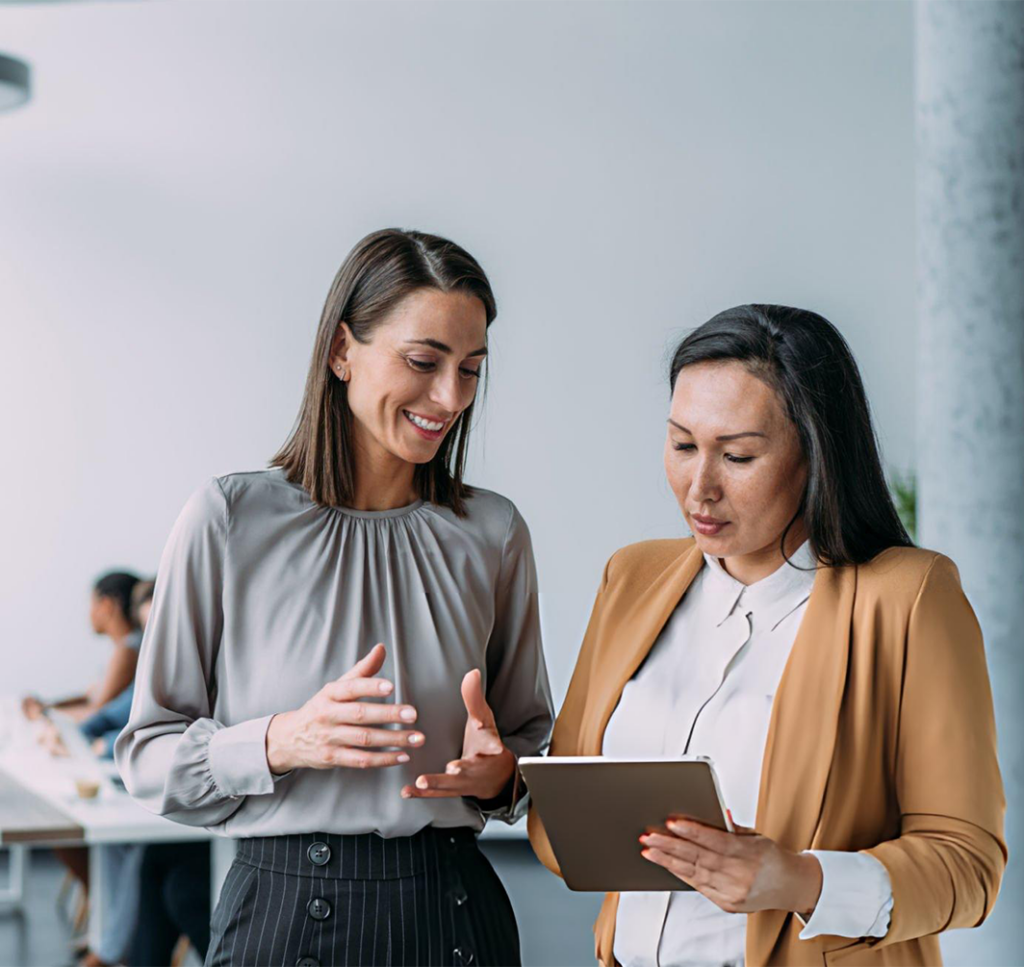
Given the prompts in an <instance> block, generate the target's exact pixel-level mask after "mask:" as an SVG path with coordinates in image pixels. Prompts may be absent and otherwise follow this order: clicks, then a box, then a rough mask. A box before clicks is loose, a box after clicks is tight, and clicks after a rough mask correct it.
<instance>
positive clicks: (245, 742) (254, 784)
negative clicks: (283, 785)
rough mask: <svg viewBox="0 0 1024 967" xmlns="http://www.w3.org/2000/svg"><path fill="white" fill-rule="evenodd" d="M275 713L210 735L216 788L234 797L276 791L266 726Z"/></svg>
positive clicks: (211, 758)
mask: <svg viewBox="0 0 1024 967" xmlns="http://www.w3.org/2000/svg"><path fill="white" fill-rule="evenodd" d="M272 718H273V716H272V715H264V716H263V717H262V718H258V719H249V720H248V721H247V722H239V723H238V725H229V726H226V727H225V728H222V729H218V730H217V731H216V732H214V733H213V735H212V736H211V737H210V747H209V751H208V755H209V762H210V774H211V775H212V776H213V782H214V785H215V786H216V788H217V790H218V791H219V792H221V793H222V794H224V795H226V796H229V797H230V798H232V799H239V798H241V797H242V796H260V795H266V794H267V793H271V792H273V791H274V783H275V782H276V781H277V780H278V779H282V778H284V777H283V776H275V775H273V774H272V773H271V771H270V766H269V765H268V763H267V729H268V728H269V727H270V720H271V719H272Z"/></svg>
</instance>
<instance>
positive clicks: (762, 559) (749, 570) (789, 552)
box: [718, 517, 807, 584]
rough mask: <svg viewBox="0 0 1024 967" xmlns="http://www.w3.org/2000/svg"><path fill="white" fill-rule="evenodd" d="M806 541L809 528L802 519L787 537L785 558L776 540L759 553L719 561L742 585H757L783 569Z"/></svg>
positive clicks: (794, 525)
mask: <svg viewBox="0 0 1024 967" xmlns="http://www.w3.org/2000/svg"><path fill="white" fill-rule="evenodd" d="M805 540H807V528H806V527H805V526H804V521H803V518H802V517H801V518H800V519H799V520H798V521H797V522H796V523H795V524H793V526H792V527H791V528H790V529H789V533H788V534H787V535H786V554H785V556H783V554H782V550H781V549H780V547H779V539H778V538H776V539H775V540H774V541H772V543H771V544H768V545H767V546H766V547H763V548H761V550H759V551H754V552H753V553H751V554H737V555H735V556H733V557H720V558H719V559H718V560H719V563H721V565H722V567H723V568H724V569H725V570H726V571H727V572H728V573H729V574H730V575H731V576H732V577H734V578H736V580H737V581H739V582H740V584H756V583H757V582H758V581H761V580H763V579H764V578H766V577H768V575H769V574H774V573H775V572H776V571H777V570H778V569H779V568H780V567H782V566H783V564H785V563H786V558H788V557H792V556H793V554H794V553H796V551H797V549H798V548H799V547H800V545H801V544H803V542H804V541H805Z"/></svg>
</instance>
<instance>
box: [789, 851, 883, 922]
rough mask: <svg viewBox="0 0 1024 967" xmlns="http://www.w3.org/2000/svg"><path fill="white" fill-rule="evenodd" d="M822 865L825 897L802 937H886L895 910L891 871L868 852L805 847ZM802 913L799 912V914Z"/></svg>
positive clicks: (819, 899)
mask: <svg viewBox="0 0 1024 967" xmlns="http://www.w3.org/2000/svg"><path fill="white" fill-rule="evenodd" d="M804 852H805V853H809V854H810V855H811V856H813V857H814V858H815V859H817V861H818V863H819V865H820V866H821V896H819V897H818V904H817V906H816V907H815V908H814V913H812V914H811V919H810V920H807V921H804V919H803V917H800V921H801V923H803V924H804V929H803V930H801V931H800V939H801V940H810V939H811V938H812V937H820V936H821V935H822V934H829V935H832V936H837V937H884V936H885V935H886V933H887V931H888V930H889V916H890V914H891V913H892V884H891V883H890V882H889V871H888V870H886V868H885V867H884V866H883V865H882V864H881V863H880V862H879V861H878V860H876V859H875V858H874V857H873V856H871V855H869V854H868V853H852V852H845V851H842V850H816V849H811V850H804ZM797 916H799V914H797Z"/></svg>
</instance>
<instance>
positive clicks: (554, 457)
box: [0, 0, 914, 695]
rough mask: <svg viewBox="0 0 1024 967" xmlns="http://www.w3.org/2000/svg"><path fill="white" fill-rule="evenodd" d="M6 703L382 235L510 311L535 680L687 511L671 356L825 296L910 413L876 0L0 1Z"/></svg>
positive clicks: (875, 383)
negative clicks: (475, 277) (776, 308)
mask: <svg viewBox="0 0 1024 967" xmlns="http://www.w3.org/2000/svg"><path fill="white" fill-rule="evenodd" d="M0 46H2V47H3V48H4V49H5V50H6V51H8V52H10V53H13V54H17V55H18V56H21V57H24V58H26V59H28V60H29V61H31V63H32V65H33V68H34V71H35V78H36V95H35V99H34V101H33V102H32V103H31V105H29V106H28V107H27V108H24V109H22V110H20V111H18V112H15V113H11V114H9V115H6V116H3V117H2V118H0V213H2V215H0V319H2V323H0V325H2V346H0V427H2V441H3V443H2V446H3V455H4V456H3V470H2V474H0V506H2V507H3V520H4V525H3V536H2V541H3V545H4V551H3V554H2V558H0V640H2V642H3V648H4V677H3V683H4V684H3V687H2V689H0V690H2V691H5V692H10V691H23V690H26V689H34V690H39V691H42V692H45V693H47V694H52V693H56V692H60V691H62V690H65V689H73V688H76V687H77V686H78V685H79V684H80V683H81V682H82V681H83V680H84V679H87V678H89V676H91V675H93V674H95V673H96V672H97V670H98V669H99V668H100V667H101V665H102V662H103V659H104V658H105V646H104V645H103V644H102V643H101V642H99V641H97V640H95V639H93V638H92V636H91V635H90V634H89V633H88V632H87V629H86V625H85V613H84V608H85V599H86V595H87V592H88V587H89V582H90V580H91V579H92V577H93V576H94V575H95V574H96V573H97V572H99V571H100V570H102V569H104V568H107V567H109V566H114V565H124V566H131V567H134V568H138V569H140V570H143V571H151V570H152V569H153V568H154V567H155V564H156V561H157V557H158V555H159V552H160V549H161V546H162V544H163V541H164V538H165V536H166V533H167V530H168V528H169V526H170V524H171V522H172V520H173V519H174V516H175V515H176V513H177V511H178V509H179V508H180V506H181V504H182V503H183V501H184V500H185V498H186V496H187V495H188V493H189V492H190V491H191V490H192V489H193V488H195V487H196V486H197V485H199V484H200V483H201V482H202V481H203V480H204V479H205V478H206V477H207V476H208V475H210V474H212V473H216V472H225V471H230V470H236V469H243V468H253V467H259V466H261V465H263V464H264V462H265V460H266V459H267V457H268V456H269V455H270V454H271V453H272V452H273V451H274V449H275V448H276V447H277V445H278V444H279V443H280V442H281V440H282V439H283V438H284V436H285V435H286V433H287V431H288V429H289V427H290V425H291V423H292V420H293V417H294V415H295V412H296V409H297V406H298V402H299V398H300V392H301V388H302V382H303V379H304V373H305V369H306V365H307V360H308V353H309V350H310V348H311V340H312V335H313V332H314V329H315V326H316V322H317V318H318V314H319V310H320V307H321V304H322V300H323V298H324V295H325V294H326V290H327V287H328V285H329V283H330V280H331V278H332V275H333V273H334V271H335V269H336V268H337V266H338V264H339V262H340V261H341V259H342V258H343V257H344V255H345V253H346V251H347V250H348V249H349V247H350V246H351V245H352V243H353V242H354V241H355V240H356V239H357V238H359V237H360V236H361V235H363V234H364V233H365V232H367V231H369V230H371V229H374V228H378V227H381V226H385V225H401V226H408V227H420V228H424V229H427V230H431V231H436V232H440V233H444V234H449V235H451V236H452V237H453V238H455V239H457V240H458V241H460V242H461V243H462V244H464V245H466V246H467V247H468V248H469V249H470V250H471V251H472V252H474V253H475V254H476V255H477V256H478V257H479V258H480V259H481V261H482V262H483V264H484V265H485V267H486V268H487V269H488V271H489V272H490V274H491V277H492V281H493V283H494V285H495V288H496V290H497V293H498V297H499V300H500V304H501V311H500V315H499V319H498V322H497V323H496V325H495V327H494V328H493V330H492V346H493V359H492V372H491V383H490V393H489V398H488V401H487V405H486V407H485V415H484V418H483V419H482V421H481V426H480V431H481V432H479V433H478V434H477V442H478V447H477V451H476V453H475V454H474V459H473V462H472V467H471V471H472V472H471V477H472V479H473V480H475V481H476V482H478V483H480V484H482V485H486V486H489V487H492V488H494V489H497V490H500V491H502V492H504V493H506V494H507V495H509V496H510V497H512V498H513V499H514V500H515V501H516V502H517V503H518V504H519V506H520V508H521V509H522V511H523V513H524V514H525V516H526V518H527V520H528V521H529V523H530V525H531V527H532V530H533V533H534V537H535V542H536V549H537V555H538V561H539V567H540V572H541V580H542V586H543V616H544V624H545V634H546V640H547V648H548V653H549V660H550V666H551V673H552V679H553V682H554V685H555V689H556V692H557V693H558V694H559V695H561V693H562V692H563V691H564V688H565V686H566V684H567V682H568V676H569V673H570V671H571V667H572V662H573V660H574V657H575V652H576V649H577V647H578V643H579V640H580V635H581V632H582V629H583V627H584V625H585V622H586V619H587V615H588V612H589V608H590V604H591V600H592V596H593V592H594V589H595V587H596V583H597V580H598V578H599V576H600V573H601V568H602V566H603V564H604V561H605V559H606V558H607V557H608V555H609V554H610V553H611V552H612V551H613V550H615V548H617V547H619V546H621V545H622V544H625V543H628V542H631V541H636V540H641V539H644V538H648V537H653V536H664V535H673V534H677V533H680V532H681V524H680V519H679V515H678V513H677V510H676V508H675V505H674V503H673V500H672V498H671V494H670V493H669V491H668V489H667V487H666V485H665V484H664V482H663V480H662V471H661V466H660V459H661V443H662V436H663V426H664V423H663V420H664V417H665V414H666V399H667V397H666V390H665V386H664V361H665V354H666V352H667V350H668V349H669V347H670V346H671V345H672V343H673V341H674V340H675V339H676V338H677V337H678V336H679V334H680V333H681V332H682V331H683V330H684V329H685V328H686V327H689V326H693V325H696V324H698V323H700V322H702V321H704V319H706V318H707V317H708V316H710V315H711V314H712V313H713V312H715V311H717V310H719V309H722V308H724V307H726V306H729V305H733V304H736V303H739V302H744V301H751V300H761V301H775V302H784V303H790V304H797V305H802V306H807V307H812V308H815V309H817V310H819V311H822V312H824V313H825V314H826V315H828V316H829V317H830V318H832V319H833V320H834V321H835V322H836V323H837V324H838V325H839V326H840V327H841V329H842V330H843V331H844V332H845V333H846V335H847V336H848V338H849V340H850V342H851V343H852V345H853V348H854V350H855V352H856V354H857V356H858V358H859V360H860V362H861V364H862V367H863V369H864V374H865V377H866V381H867V384H868V389H869V392H870V395H871V398H872V402H873V404H874V409H875V413H876V415H877V417H878V422H879V427H880V432H881V436H882V440H883V443H884V445H885V451H886V456H887V458H888V459H889V461H890V462H891V463H893V464H896V465H899V466H909V465H910V463H911V460H912V439H913V432H912V426H911V424H912V418H913V398H914V397H913V385H912V384H913V373H914V365H913V349H912V347H913V339H914V337H913V324H912V319H913V257H914V252H913V236H912V231H913V221H912V207H911V206H912V197H913V195H912V177H913V128H912V123H913V116H912V100H911V81H912V78H911V12H910V9H909V7H907V6H905V5H902V4H884V3H883V4H871V3H867V4H817V5H816V4H804V3H797V4H788V3H772V4H762V3H752V4H748V3H729V4H718V3H685V4H669V3H653V4H645V3H612V4H596V3H595V4H581V3H569V4H542V3H534V4H518V3H513V4H506V3H479V4H456V3H449V4H434V3H415V4H385V3H366V4H364V3H345V4H341V3H338V4H334V3H309V4H306V3H297V2H294V0H289V2H288V3H261V4H245V5H243V4H240V3H211V2H204V3H201V4H200V3H192V4H188V3H183V4H169V3H145V4H80V5H79V4H75V5H59V4H58V5H43V6H42V7H38V6H36V7H22V6H5V7H0Z"/></svg>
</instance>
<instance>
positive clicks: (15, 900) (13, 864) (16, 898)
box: [0, 846, 31, 910]
mask: <svg viewBox="0 0 1024 967" xmlns="http://www.w3.org/2000/svg"><path fill="white" fill-rule="evenodd" d="M7 852H8V854H9V856H10V867H9V877H8V883H9V885H8V887H7V889H5V890H0V906H4V907H13V908H14V909H16V910H20V909H22V906H23V905H24V901H25V888H26V885H27V883H28V874H29V864H30V859H31V857H30V854H29V851H28V847H27V846H9V847H8V848H7Z"/></svg>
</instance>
